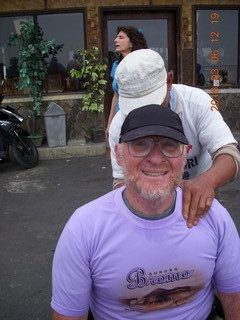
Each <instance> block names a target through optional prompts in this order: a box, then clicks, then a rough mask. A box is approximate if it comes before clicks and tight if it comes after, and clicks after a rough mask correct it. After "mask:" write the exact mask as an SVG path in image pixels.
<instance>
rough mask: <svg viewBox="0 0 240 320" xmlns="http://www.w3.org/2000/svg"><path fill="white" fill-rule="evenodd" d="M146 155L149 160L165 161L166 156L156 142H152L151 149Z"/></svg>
mask: <svg viewBox="0 0 240 320" xmlns="http://www.w3.org/2000/svg"><path fill="white" fill-rule="evenodd" d="M148 156H149V157H150V158H151V161H155V162H162V161H166V157H165V156H164V154H163V153H162V151H161V149H160V145H159V143H158V142H155V143H154V146H153V149H152V150H151V152H150V153H149V155H148Z"/></svg>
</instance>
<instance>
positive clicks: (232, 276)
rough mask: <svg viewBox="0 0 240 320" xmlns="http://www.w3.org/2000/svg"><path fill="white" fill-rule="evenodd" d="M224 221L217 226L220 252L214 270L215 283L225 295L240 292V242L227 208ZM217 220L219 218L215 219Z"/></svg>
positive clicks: (223, 209)
mask: <svg viewBox="0 0 240 320" xmlns="http://www.w3.org/2000/svg"><path fill="white" fill-rule="evenodd" d="M220 210H221V211H222V216H223V220H221V221H220V222H219V223H218V224H217V227H216V228H217V229H216V230H217V234H218V252H217V259H216V265H215V270H214V282H215V285H216V287H217V289H218V290H219V291H220V292H223V293H233V292H239V291H240V240H239V235H238V231H237V229H236V226H235V224H234V222H233V220H232V218H231V217H230V215H229V213H228V212H227V210H226V209H225V208H223V207H222V208H219V211H218V213H220ZM215 219H216V220H217V217H215Z"/></svg>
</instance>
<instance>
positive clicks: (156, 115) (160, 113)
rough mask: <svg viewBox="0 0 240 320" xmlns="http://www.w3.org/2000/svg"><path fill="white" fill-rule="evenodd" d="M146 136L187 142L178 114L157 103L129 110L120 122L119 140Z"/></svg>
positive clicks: (126, 140) (124, 140) (130, 139)
mask: <svg viewBox="0 0 240 320" xmlns="http://www.w3.org/2000/svg"><path fill="white" fill-rule="evenodd" d="M147 136H163V137H167V138H171V139H174V140H176V141H179V142H181V143H183V144H188V140H187V138H186V137H185V134H184V131H183V127H182V121H181V119H180V117H179V116H178V114H177V113H175V112H173V111H172V110H171V109H170V108H167V107H163V106H161V105H157V104H150V105H146V106H143V107H139V108H136V109H134V110H132V111H131V112H129V114H128V115H127V117H126V118H125V120H124V122H123V124H122V128H121V133H120V139H119V142H128V141H132V140H135V139H138V138H143V137H147Z"/></svg>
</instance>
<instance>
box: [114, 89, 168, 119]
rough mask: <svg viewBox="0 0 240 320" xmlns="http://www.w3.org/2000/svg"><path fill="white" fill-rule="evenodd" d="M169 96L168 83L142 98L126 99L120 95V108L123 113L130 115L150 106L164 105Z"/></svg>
mask: <svg viewBox="0 0 240 320" xmlns="http://www.w3.org/2000/svg"><path fill="white" fill-rule="evenodd" d="M166 94H167V83H165V84H163V85H162V86H161V87H160V88H158V89H156V90H154V91H153V92H151V93H149V94H147V95H144V96H142V97H133V98H129V97H128V98H126V97H123V96H121V95H119V100H118V102H119V108H120V110H121V112H122V113H123V114H125V115H128V114H129V112H130V111H132V110H134V109H137V108H139V107H143V106H145V105H150V104H159V105H160V104H162V103H163V101H164V99H165V97H166Z"/></svg>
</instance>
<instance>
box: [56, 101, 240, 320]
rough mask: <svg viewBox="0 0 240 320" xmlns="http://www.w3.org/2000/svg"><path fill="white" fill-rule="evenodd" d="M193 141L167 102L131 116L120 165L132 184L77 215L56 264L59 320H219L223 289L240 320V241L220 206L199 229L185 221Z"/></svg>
mask: <svg viewBox="0 0 240 320" xmlns="http://www.w3.org/2000/svg"><path fill="white" fill-rule="evenodd" d="M188 151H189V144H188V140H187V138H186V136H185V134H184V130H183V127H182V122H181V119H180V117H179V116H178V115H177V114H176V113H175V112H173V111H172V110H170V109H168V108H166V107H163V106H160V105H147V106H143V107H140V108H137V109H135V110H133V111H131V112H130V113H129V114H128V116H127V117H126V119H125V121H124V122H123V125H122V128H121V133H120V139H119V143H118V144H117V145H116V147H115V152H116V159H117V162H118V164H119V165H120V166H121V167H122V168H123V172H124V182H125V186H124V187H121V188H118V189H117V190H114V191H112V192H110V193H108V194H106V195H104V196H102V197H101V198H98V199H96V200H94V201H92V202H90V203H88V204H86V205H84V206H83V207H81V208H79V209H77V210H76V211H75V213H74V214H73V216H72V217H71V218H70V220H69V222H68V223H67V225H66V226H65V228H64V231H63V233H62V235H61V237H60V240H59V242H58V245H57V249H56V251H55V255H54V262H53V296H52V303H51V305H52V308H53V310H54V311H53V318H52V319H53V320H67V319H68V320H86V319H88V311H89V308H90V309H91V311H92V314H93V317H94V319H95V320H107V319H111V320H112V319H113V320H129V319H132V320H134V319H138V320H146V319H148V320H159V319H164V320H193V319H194V320H206V319H207V320H210V319H213V317H212V305H213V301H214V292H215V291H216V292H217V293H218V296H219V298H220V301H221V303H222V307H223V310H224V313H225V319H226V320H239V319H240V309H239V305H240V242H239V236H238V232H237V230H236V227H235V225H234V223H233V221H232V219H231V217H230V215H229V213H228V212H227V211H226V209H225V208H223V207H222V205H221V204H220V203H219V202H218V201H217V200H215V199H214V200H213V202H212V205H211V207H210V209H209V211H208V214H207V215H206V216H205V217H204V218H203V219H201V220H200V222H199V225H198V227H197V228H188V227H187V225H186V223H185V220H184V218H183V216H182V202H183V200H182V190H181V188H180V187H179V185H180V184H181V177H182V173H183V170H184V165H185V161H186V155H187V153H188Z"/></svg>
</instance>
